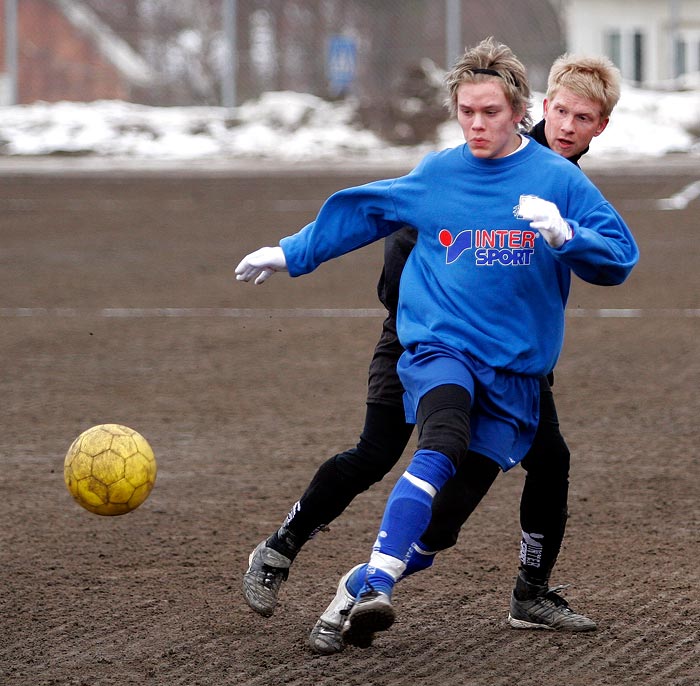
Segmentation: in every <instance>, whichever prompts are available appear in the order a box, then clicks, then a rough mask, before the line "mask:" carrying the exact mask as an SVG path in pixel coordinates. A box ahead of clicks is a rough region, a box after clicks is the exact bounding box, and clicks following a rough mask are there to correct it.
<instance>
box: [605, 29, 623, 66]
mask: <svg viewBox="0 0 700 686" xmlns="http://www.w3.org/2000/svg"><path fill="white" fill-rule="evenodd" d="M621 45H622V40H621V37H620V32H619V31H617V30H610V31H607V32H606V34H605V52H606V53H607V54H608V57H609V58H610V59H611V60H612V62H613V64H614V65H615V66H616V67H618V68H621V67H622V47H621Z"/></svg>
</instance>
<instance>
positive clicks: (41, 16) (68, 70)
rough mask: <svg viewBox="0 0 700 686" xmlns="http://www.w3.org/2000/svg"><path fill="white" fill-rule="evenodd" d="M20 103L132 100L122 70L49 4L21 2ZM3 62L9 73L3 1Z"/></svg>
mask: <svg viewBox="0 0 700 686" xmlns="http://www.w3.org/2000/svg"><path fill="white" fill-rule="evenodd" d="M18 5H19V8H18V14H19V16H18V24H19V26H18V43H19V56H18V60H19V67H18V78H17V81H18V84H17V86H18V87H17V90H18V99H19V102H20V103H23V104H25V103H32V102H35V101H37V100H44V101H47V102H57V101H59V100H73V101H78V102H89V101H91V100H100V99H128V96H129V89H128V85H127V84H126V83H125V81H124V79H123V78H122V77H121V75H120V74H119V72H118V71H117V70H116V69H115V68H114V67H113V66H112V65H111V64H110V63H109V62H107V61H106V60H105V58H104V57H102V55H101V54H100V53H99V51H98V50H97V49H96V48H95V46H94V45H93V44H92V42H91V41H90V40H89V39H88V38H87V37H86V36H85V35H84V34H82V32H80V31H79V30H78V29H76V28H75V27H74V26H73V25H72V24H71V23H70V22H69V21H68V20H67V19H66V18H65V17H64V16H63V14H61V12H60V11H59V10H58V8H57V7H56V6H55V5H54V4H53V3H51V2H48V1H47V0H21V2H19V3H18ZM0 25H1V26H2V31H0V34H1V35H0V64H2V69H3V70H4V68H5V67H4V61H5V54H4V50H5V46H4V42H5V41H4V38H5V36H4V30H5V29H4V0H0Z"/></svg>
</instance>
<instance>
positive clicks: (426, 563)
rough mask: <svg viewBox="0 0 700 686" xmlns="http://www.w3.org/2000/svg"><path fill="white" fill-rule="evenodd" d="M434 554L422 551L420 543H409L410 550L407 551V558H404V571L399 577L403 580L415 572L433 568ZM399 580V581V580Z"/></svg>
mask: <svg viewBox="0 0 700 686" xmlns="http://www.w3.org/2000/svg"><path fill="white" fill-rule="evenodd" d="M435 555H437V553H436V552H430V551H427V550H424V549H423V548H422V547H421V544H420V541H418V543H411V549H410V550H409V551H408V557H407V558H406V569H405V570H404V573H403V574H402V575H401V579H405V578H406V577H407V576H411V574H415V573H416V572H422V571H423V570H424V569H428V568H429V567H432V566H433V562H434V561H435ZM401 579H399V581H400V580H401Z"/></svg>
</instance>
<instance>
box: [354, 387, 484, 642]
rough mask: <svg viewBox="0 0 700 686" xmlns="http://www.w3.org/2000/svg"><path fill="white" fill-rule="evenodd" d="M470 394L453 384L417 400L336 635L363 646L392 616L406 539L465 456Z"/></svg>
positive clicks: (420, 526) (417, 531) (421, 525)
mask: <svg viewBox="0 0 700 686" xmlns="http://www.w3.org/2000/svg"><path fill="white" fill-rule="evenodd" d="M470 408H471V395H470V393H469V391H467V390H466V388H464V387H462V386H460V385H457V384H444V385H441V386H438V387H436V388H433V389H432V390H430V391H428V392H427V393H426V394H425V395H424V396H423V397H422V398H421V400H420V403H419V405H418V412H417V420H418V427H419V437H418V450H417V451H416V452H415V454H414V456H413V459H412V460H411V463H410V464H409V466H408V467H407V469H406V471H405V472H404V473H403V475H402V476H401V477H400V478H399V480H398V481H397V483H396V485H395V486H394V489H393V490H392V492H391V494H390V496H389V499H388V501H387V504H386V508H385V510H384V516H383V518H382V523H381V526H380V535H379V536H378V537H377V541H376V543H375V545H374V550H373V552H372V555H371V557H370V561H369V566H368V569H367V575H366V578H365V580H364V585H363V586H362V589H361V591H360V594H359V595H358V597H357V601H356V602H355V604H354V606H353V607H352V610H351V611H350V614H349V615H348V621H347V622H346V623H345V625H344V626H343V630H342V636H343V640H344V641H345V642H346V643H349V644H352V645H356V646H360V647H366V646H368V645H370V644H371V641H372V637H373V634H374V632H376V631H383V630H385V629H387V628H389V627H390V626H391V624H392V623H393V621H394V611H393V608H392V605H391V593H392V590H393V587H394V584H395V583H396V581H397V580H398V578H399V577H400V576H401V575H402V573H403V571H404V569H405V560H406V557H407V554H408V552H409V550H410V548H411V544H412V543H413V542H414V541H416V540H418V538H419V537H420V535H421V534H422V532H423V531H424V530H425V527H426V526H427V524H428V522H429V521H430V515H431V506H432V499H433V497H434V496H435V494H436V493H437V492H438V491H439V490H440V489H441V488H442V487H443V486H444V485H445V483H446V481H447V480H448V479H449V478H450V477H451V476H452V475H453V474H454V472H455V469H456V467H457V465H459V464H460V463H461V462H462V460H464V458H465V457H466V454H467V451H468V447H469V441H470Z"/></svg>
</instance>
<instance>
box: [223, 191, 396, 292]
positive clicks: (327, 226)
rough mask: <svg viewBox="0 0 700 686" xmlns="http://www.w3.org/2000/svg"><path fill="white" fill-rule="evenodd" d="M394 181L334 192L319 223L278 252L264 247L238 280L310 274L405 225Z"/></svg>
mask: <svg viewBox="0 0 700 686" xmlns="http://www.w3.org/2000/svg"><path fill="white" fill-rule="evenodd" d="M392 183H393V181H392V180H387V181H375V182H374V183H370V184H365V185H364V186H358V187H355V188H348V189H346V190H343V191H338V192H337V193H334V194H333V195H332V196H331V197H330V198H329V199H328V200H327V201H326V202H325V203H324V205H323V207H322V208H321V211H320V212H319V214H318V216H317V218H316V220H315V221H313V222H311V223H310V224H308V225H307V226H305V227H304V228H303V229H302V230H301V231H299V232H297V233H295V234H293V235H291V236H287V237H286V238H283V239H282V240H281V241H280V244H279V246H277V247H266V248H260V249H259V250H256V251H255V252H253V253H251V254H250V255H247V256H246V257H244V258H243V260H241V262H240V263H239V264H238V266H237V267H236V279H237V280H239V281H251V280H253V281H254V282H255V283H256V284H261V283H263V282H264V281H266V280H267V279H268V278H269V277H270V276H271V275H272V274H274V273H275V272H278V271H288V272H289V274H290V275H291V276H300V275H302V274H308V273H309V272H312V271H313V270H314V269H316V267H318V266H319V265H320V264H322V263H323V262H327V261H328V260H331V259H333V258H335V257H339V256H340V255H344V254H346V253H348V252H351V251H353V250H357V249H358V248H361V247H363V246H365V245H367V244H369V243H372V242H374V241H376V240H378V239H380V238H384V237H385V236H388V235H389V234H391V233H393V232H394V231H397V230H398V229H400V228H401V227H402V226H403V224H404V223H403V222H402V221H401V220H400V219H399V218H398V216H397V212H396V207H395V205H394V201H393V199H392V196H391V192H390V188H391V185H392Z"/></svg>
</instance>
